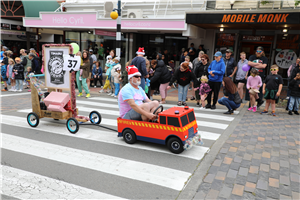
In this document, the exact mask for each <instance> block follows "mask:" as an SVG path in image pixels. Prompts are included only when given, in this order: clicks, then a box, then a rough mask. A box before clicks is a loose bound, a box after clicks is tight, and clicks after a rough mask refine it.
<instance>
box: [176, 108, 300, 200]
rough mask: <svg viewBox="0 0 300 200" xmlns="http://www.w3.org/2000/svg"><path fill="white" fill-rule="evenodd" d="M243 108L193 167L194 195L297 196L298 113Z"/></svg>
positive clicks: (299, 188)
mask: <svg viewBox="0 0 300 200" xmlns="http://www.w3.org/2000/svg"><path fill="white" fill-rule="evenodd" d="M246 110H247V107H244V108H243V109H242V111H241V113H240V114H241V118H240V119H238V121H235V122H233V123H232V124H231V126H233V128H232V130H230V129H229V130H228V131H227V130H226V131H227V133H226V132H225V133H224V134H223V135H222V136H221V137H220V138H219V139H218V141H217V142H216V143H215V144H214V146H213V147H212V149H211V152H210V153H209V154H207V155H206V157H205V158H204V160H203V161H202V162H201V163H200V165H199V167H198V169H197V170H196V171H195V173H194V178H195V177H198V184H197V186H196V187H198V186H199V184H200V186H199V187H198V189H197V193H196V195H195V196H194V199H300V174H299V173H300V167H299V165H300V157H299V154H300V117H299V116H297V115H293V116H290V115H288V114H287V113H286V112H285V111H281V110H279V111H278V112H277V114H278V116H277V117H273V116H271V115H260V114H259V113H258V112H257V113H253V112H248V111H246ZM222 139H223V141H222ZM199 179H200V180H199ZM192 182H193V183H192ZM189 184H193V185H195V184H196V181H195V182H194V181H191V182H190V183H189ZM188 187H189V186H187V192H186V193H184V192H183V193H184V194H181V195H180V196H179V199H184V196H185V197H187V196H189V195H190V194H191V192H192V191H191V188H188ZM194 187H195V186H194Z"/></svg>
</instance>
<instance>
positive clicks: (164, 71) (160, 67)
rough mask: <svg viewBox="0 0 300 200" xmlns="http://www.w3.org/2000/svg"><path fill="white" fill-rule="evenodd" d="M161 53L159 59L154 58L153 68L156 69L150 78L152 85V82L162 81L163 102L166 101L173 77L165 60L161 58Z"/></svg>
mask: <svg viewBox="0 0 300 200" xmlns="http://www.w3.org/2000/svg"><path fill="white" fill-rule="evenodd" d="M161 57H162V56H161V54H158V56H157V58H158V59H157V60H152V61H151V65H152V68H153V70H155V72H154V75H153V76H152V77H151V79H150V85H151V83H152V82H154V83H155V82H158V83H160V86H159V92H160V96H161V101H160V103H161V104H165V103H166V97H167V87H168V85H169V82H170V79H171V76H172V75H171V72H170V71H169V70H168V68H167V66H166V65H165V63H164V61H163V60H162V59H161Z"/></svg>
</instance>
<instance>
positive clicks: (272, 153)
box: [271, 151, 279, 157]
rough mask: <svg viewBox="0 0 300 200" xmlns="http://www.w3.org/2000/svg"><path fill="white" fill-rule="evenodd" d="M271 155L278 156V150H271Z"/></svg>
mask: <svg viewBox="0 0 300 200" xmlns="http://www.w3.org/2000/svg"><path fill="white" fill-rule="evenodd" d="M271 156H276V157H279V152H278V151H272V152H271Z"/></svg>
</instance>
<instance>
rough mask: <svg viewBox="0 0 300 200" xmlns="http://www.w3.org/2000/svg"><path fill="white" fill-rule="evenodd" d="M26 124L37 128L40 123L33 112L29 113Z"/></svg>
mask: <svg viewBox="0 0 300 200" xmlns="http://www.w3.org/2000/svg"><path fill="white" fill-rule="evenodd" d="M27 122H28V124H29V126H31V127H37V126H38V125H39V122H40V119H39V116H38V115H37V114H35V113H34V112H31V113H29V114H28V115H27Z"/></svg>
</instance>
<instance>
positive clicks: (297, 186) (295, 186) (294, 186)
mask: <svg viewBox="0 0 300 200" xmlns="http://www.w3.org/2000/svg"><path fill="white" fill-rule="evenodd" d="M290 187H291V189H292V191H294V192H300V183H297V182H291V185H290Z"/></svg>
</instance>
